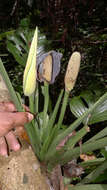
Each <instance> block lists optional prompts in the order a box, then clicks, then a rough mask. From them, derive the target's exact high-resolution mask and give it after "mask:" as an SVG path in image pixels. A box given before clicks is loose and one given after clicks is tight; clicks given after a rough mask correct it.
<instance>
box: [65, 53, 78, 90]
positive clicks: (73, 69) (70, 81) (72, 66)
mask: <svg viewBox="0 0 107 190" xmlns="http://www.w3.org/2000/svg"><path fill="white" fill-rule="evenodd" d="M80 61H81V55H80V53H79V52H74V53H73V54H72V55H71V57H70V60H69V63H68V66H67V71H66V74H65V90H66V91H67V92H70V91H71V90H72V89H73V88H74V85H75V82H76V79H77V76H78V72H79V68H80Z"/></svg>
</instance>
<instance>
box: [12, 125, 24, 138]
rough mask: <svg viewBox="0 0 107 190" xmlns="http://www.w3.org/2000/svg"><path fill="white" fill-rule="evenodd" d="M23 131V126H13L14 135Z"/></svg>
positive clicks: (18, 134)
mask: <svg viewBox="0 0 107 190" xmlns="http://www.w3.org/2000/svg"><path fill="white" fill-rule="evenodd" d="M23 131H24V128H23V126H19V127H16V128H15V130H14V132H13V133H14V135H15V136H20V135H21V134H22V132H23Z"/></svg>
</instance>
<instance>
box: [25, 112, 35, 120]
mask: <svg viewBox="0 0 107 190" xmlns="http://www.w3.org/2000/svg"><path fill="white" fill-rule="evenodd" d="M27 115H28V119H29V121H32V119H33V118H34V116H33V114H31V113H27Z"/></svg>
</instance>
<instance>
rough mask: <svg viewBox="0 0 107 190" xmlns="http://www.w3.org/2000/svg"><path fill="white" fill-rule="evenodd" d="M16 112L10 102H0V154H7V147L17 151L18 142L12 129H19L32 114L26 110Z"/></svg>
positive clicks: (31, 117)
mask: <svg viewBox="0 0 107 190" xmlns="http://www.w3.org/2000/svg"><path fill="white" fill-rule="evenodd" d="M25 110H26V112H17V111H16V108H15V106H14V104H13V103H12V102H1V103H0V155H3V156H8V148H9V149H10V150H14V151H17V150H19V149H20V143H19V141H18V140H17V137H16V136H15V134H14V131H13V129H16V130H21V128H23V127H24V124H26V123H28V122H30V121H31V120H32V119H33V118H34V116H33V115H32V114H31V113H29V112H27V111H29V110H28V108H26V107H25Z"/></svg>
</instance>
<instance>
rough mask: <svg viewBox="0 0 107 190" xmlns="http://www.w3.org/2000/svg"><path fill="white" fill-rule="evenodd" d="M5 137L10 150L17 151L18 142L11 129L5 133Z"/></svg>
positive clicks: (18, 147)
mask: <svg viewBox="0 0 107 190" xmlns="http://www.w3.org/2000/svg"><path fill="white" fill-rule="evenodd" d="M5 138H6V141H7V144H8V146H9V149H10V150H14V151H17V150H19V149H20V144H19V142H18V140H17V138H16V136H15V135H14V134H13V132H12V131H10V132H9V133H8V134H7V135H5Z"/></svg>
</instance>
